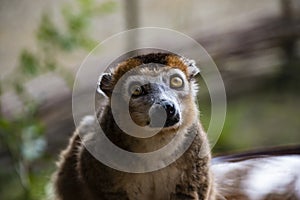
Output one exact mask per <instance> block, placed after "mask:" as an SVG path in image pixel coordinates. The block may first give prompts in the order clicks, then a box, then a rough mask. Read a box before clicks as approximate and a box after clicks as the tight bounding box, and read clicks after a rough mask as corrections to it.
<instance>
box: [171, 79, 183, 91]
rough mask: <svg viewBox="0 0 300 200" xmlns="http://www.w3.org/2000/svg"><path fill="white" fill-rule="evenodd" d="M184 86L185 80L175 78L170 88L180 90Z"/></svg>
mask: <svg viewBox="0 0 300 200" xmlns="http://www.w3.org/2000/svg"><path fill="white" fill-rule="evenodd" d="M182 85H183V80H182V78H180V77H179V76H174V77H172V78H171V80H170V86H171V87H172V88H180V87H182Z"/></svg>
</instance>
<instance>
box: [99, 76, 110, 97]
mask: <svg viewBox="0 0 300 200" xmlns="http://www.w3.org/2000/svg"><path fill="white" fill-rule="evenodd" d="M112 89H113V85H112V74H111V73H103V74H102V75H101V76H100V77H99V79H98V84H97V92H98V93H100V94H101V93H102V94H103V93H104V94H105V95H106V96H107V97H110V96H111V94H112Z"/></svg>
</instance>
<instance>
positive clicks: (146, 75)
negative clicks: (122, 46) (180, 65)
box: [121, 64, 191, 128]
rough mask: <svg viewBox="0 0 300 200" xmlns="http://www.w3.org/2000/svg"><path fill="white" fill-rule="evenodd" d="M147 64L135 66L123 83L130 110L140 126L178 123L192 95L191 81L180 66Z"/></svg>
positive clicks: (170, 125)
mask: <svg viewBox="0 0 300 200" xmlns="http://www.w3.org/2000/svg"><path fill="white" fill-rule="evenodd" d="M156 65H157V64H146V65H143V66H140V67H139V68H137V69H133V70H132V71H131V72H129V73H128V76H127V75H126V77H125V80H124V82H123V84H122V86H123V87H122V92H121V93H122V96H123V99H125V100H129V113H130V115H131V118H132V120H133V121H134V122H135V123H136V124H138V125H140V126H149V127H152V128H157V127H159V128H160V127H162V126H163V127H172V126H176V125H177V126H178V125H180V123H181V119H182V103H183V101H184V99H186V98H187V97H189V95H190V89H191V88H190V85H189V82H188V80H187V79H186V76H185V75H184V73H183V72H182V71H181V70H179V69H173V68H169V67H157V66H156Z"/></svg>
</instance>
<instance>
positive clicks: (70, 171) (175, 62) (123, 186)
mask: <svg viewBox="0 0 300 200" xmlns="http://www.w3.org/2000/svg"><path fill="white" fill-rule="evenodd" d="M150 62H156V63H160V64H167V65H168V66H170V67H174V68H177V69H180V70H182V71H183V72H184V73H185V74H186V76H187V77H188V76H190V75H189V74H187V73H188V70H187V66H185V65H184V64H183V62H182V61H181V60H180V58H179V57H177V56H174V55H169V54H149V55H148V56H138V57H135V58H132V59H129V60H127V61H125V62H123V63H121V64H119V65H118V67H117V68H116V70H115V71H114V74H113V77H112V79H110V78H108V77H105V78H104V79H105V81H108V82H109V81H111V80H113V81H114V82H116V81H118V80H119V79H120V77H122V76H123V75H124V74H125V73H126V72H127V71H128V70H131V69H133V68H135V67H137V66H138V65H140V64H141V63H150ZM105 89H106V90H107V92H108V93H109V91H108V90H109V87H106V86H105ZM181 103H182V104H184V105H185V110H184V111H183V112H182V116H183V117H182V118H183V119H184V122H183V123H182V124H181V125H180V126H179V127H176V128H170V129H162V130H161V131H160V132H159V133H158V134H156V135H155V136H153V137H150V138H147V139H140V138H139V139H137V138H134V137H132V136H129V135H127V134H126V133H124V132H123V131H122V130H120V129H119V127H118V126H117V125H116V123H115V121H114V118H113V116H112V110H111V107H110V103H109V102H108V103H107V105H106V106H105V107H104V109H101V111H100V113H99V114H98V120H99V123H100V125H101V128H102V130H103V132H104V133H105V134H106V136H107V137H108V138H109V139H110V140H111V141H112V142H113V143H114V144H116V145H117V146H119V147H121V148H123V149H125V150H127V151H132V152H151V151H153V150H156V149H159V148H161V147H162V146H164V145H165V144H167V143H168V142H169V141H170V140H171V139H172V138H173V137H174V133H175V131H177V134H180V136H181V137H179V138H181V139H179V141H178V145H179V146H180V145H183V144H182V143H184V141H185V139H184V138H185V137H186V138H189V137H190V136H191V135H193V134H195V135H196V137H195V138H194V140H193V142H192V144H191V146H190V147H189V148H188V150H187V151H186V152H185V153H184V154H183V155H182V156H181V157H180V158H179V159H178V160H176V161H175V162H173V163H172V164H170V165H169V166H167V167H165V168H162V169H160V170H157V171H153V172H148V173H140V174H133V173H127V172H121V171H118V170H115V169H112V168H110V167H107V166H105V165H104V164H102V163H101V162H99V161H98V160H96V159H95V158H94V157H93V156H92V155H91V154H90V152H89V151H88V150H87V149H86V148H85V147H84V146H83V145H82V143H81V140H80V138H79V136H78V134H79V133H81V134H80V135H84V136H83V140H84V139H85V136H88V135H89V134H90V132H89V131H88V130H89V128H92V127H93V126H94V124H93V123H92V124H91V123H87V124H86V123H83V124H82V125H81V126H80V127H79V128H78V129H77V131H76V132H75V133H74V136H73V137H72V139H71V140H70V143H69V146H68V148H67V149H66V150H65V151H64V152H63V153H62V155H61V159H60V162H59V163H58V170H57V172H56V173H55V175H54V186H55V193H56V199H57V200H81V199H86V200H96V199H97V200H99V199H100V200H106V199H108V200H113V199H116V200H117V199H118V200H122V199H124V200H127V199H130V200H140V199H141V200H168V199H171V200H175V199H177V200H179V199H182V200H183V199H193V200H198V199H199V200H202V199H203V200H213V199H215V191H214V185H213V180H212V176H211V172H210V169H209V168H210V167H209V165H210V159H211V157H210V153H209V151H210V148H209V144H208V140H207V137H206V134H205V132H204V131H203V129H202V126H201V124H200V123H199V121H198V109H197V107H196V104H195V103H194V97H193V96H192V95H191V94H190V95H188V96H187V97H186V98H184V99H182V101H181ZM120 114H122V112H120ZM96 122H97V121H96ZM174 151H176V149H175V147H174Z"/></svg>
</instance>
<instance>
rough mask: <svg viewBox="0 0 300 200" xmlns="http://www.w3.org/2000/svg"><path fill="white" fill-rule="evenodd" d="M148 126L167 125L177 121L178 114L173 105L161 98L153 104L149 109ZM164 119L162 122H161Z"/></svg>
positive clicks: (178, 118)
mask: <svg viewBox="0 0 300 200" xmlns="http://www.w3.org/2000/svg"><path fill="white" fill-rule="evenodd" d="M149 114H150V118H151V122H150V126H152V127H162V126H163V127H169V126H173V125H175V124H176V123H178V122H179V120H180V116H179V112H178V111H177V109H176V107H175V105H174V104H173V103H172V102H170V101H167V100H162V101H160V102H159V103H156V105H154V107H153V109H151V112H150V113H149ZM163 121H165V123H164V124H162V122H163Z"/></svg>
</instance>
